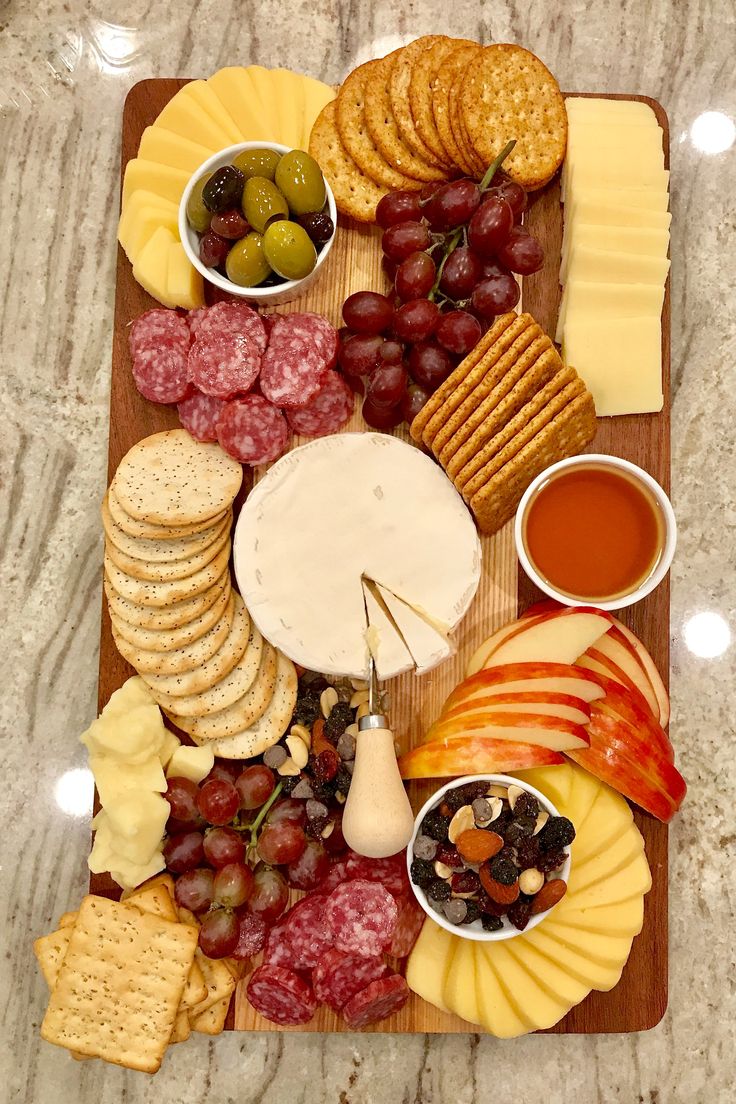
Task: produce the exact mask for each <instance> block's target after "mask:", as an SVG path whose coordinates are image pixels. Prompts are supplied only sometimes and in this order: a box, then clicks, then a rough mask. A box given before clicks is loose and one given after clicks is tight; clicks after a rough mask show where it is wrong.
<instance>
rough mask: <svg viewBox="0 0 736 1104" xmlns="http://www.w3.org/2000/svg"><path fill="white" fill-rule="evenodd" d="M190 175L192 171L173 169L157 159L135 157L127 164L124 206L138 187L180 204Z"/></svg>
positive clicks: (124, 179) (124, 182)
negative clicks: (159, 162)
mask: <svg viewBox="0 0 736 1104" xmlns="http://www.w3.org/2000/svg"><path fill="white" fill-rule="evenodd" d="M190 176H191V173H188V172H184V170H183V169H172V168H170V167H169V166H168V165H158V164H157V163H156V162H155V161H144V160H143V159H142V158H140V157H134V158H133V159H132V161H129V162H128V164H127V165H126V166H125V175H124V176H123V207H125V204H126V202H127V200H128V196H130V195H131V193H132V192H134V191H136V190H137V189H138V188H142V189H144V190H145V191H148V192H154V193H155V194H156V195H160V196H163V198H164V199H168V200H170V201H171V202H172V203H175V204H177V206H178V204H179V200H180V199H181V197H182V193H183V191H184V189H185V188H186V186H187V184H188V183H189V177H190Z"/></svg>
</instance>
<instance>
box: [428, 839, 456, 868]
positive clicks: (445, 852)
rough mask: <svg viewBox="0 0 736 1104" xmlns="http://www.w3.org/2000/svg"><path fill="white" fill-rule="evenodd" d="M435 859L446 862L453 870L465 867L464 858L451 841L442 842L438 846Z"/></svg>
mask: <svg viewBox="0 0 736 1104" xmlns="http://www.w3.org/2000/svg"><path fill="white" fill-rule="evenodd" d="M435 859H436V860H437V861H438V862H441V863H444V864H445V866H449V867H450V868H451V869H452V870H462V868H463V860H462V859H461V857H460V856H459V855H458V853H457V849H456V848H455V847H453V846H452V844H451V843H441V844H440V845H439V847H438V848H437V853H436V854H435Z"/></svg>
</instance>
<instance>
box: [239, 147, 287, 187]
mask: <svg viewBox="0 0 736 1104" xmlns="http://www.w3.org/2000/svg"><path fill="white" fill-rule="evenodd" d="M280 157H281V154H280V153H277V152H276V150H272V149H249V150H243V152H242V153H239V154H238V156H237V157H233V165H234V166H235V168H236V169H240V171H241V172H242V174H243V176H244V177H245V179H246V180H249V179H250V177H251V176H265V178H266V180H273V176H274V173H275V172H276V166H277V165H278V163H279V158H280Z"/></svg>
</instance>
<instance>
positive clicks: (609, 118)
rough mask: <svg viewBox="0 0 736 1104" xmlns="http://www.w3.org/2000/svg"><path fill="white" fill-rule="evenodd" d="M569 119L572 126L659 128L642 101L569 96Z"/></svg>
mask: <svg viewBox="0 0 736 1104" xmlns="http://www.w3.org/2000/svg"><path fill="white" fill-rule="evenodd" d="M565 107H566V109H567V117H568V120H569V121H570V123H571V124H573V123H578V122H584V123H593V124H595V125H601V126H608V125H611V124H614V123H625V124H626V125H627V126H632V127H633V126H659V123H658V122H657V116H656V115H655V114H654V111H653V110H652V108H651V107H650V106H649V104H646V103H642V102H641V100H609V99H603V98H602V97H597V96H567V97H566V99H565Z"/></svg>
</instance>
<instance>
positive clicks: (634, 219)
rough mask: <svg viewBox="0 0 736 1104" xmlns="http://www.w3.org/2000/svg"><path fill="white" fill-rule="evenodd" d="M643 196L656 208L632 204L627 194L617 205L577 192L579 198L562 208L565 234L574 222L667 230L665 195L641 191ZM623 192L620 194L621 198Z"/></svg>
mask: <svg viewBox="0 0 736 1104" xmlns="http://www.w3.org/2000/svg"><path fill="white" fill-rule="evenodd" d="M642 191H643V192H646V193H647V195H650V196H652V197H656V199H657V202H658V204H659V207H660V209H654V208H650V207H644V206H643V205H641V204H639V203H638V201H637V203H636V204H634V202H633V200H632V199H631V193H629V192H627V193H626V200H627V201H628V202H626V203H624V202H623V199H622V202H621V204H613V203H611V204H609V203H608V201H607V200H604V201H600V200H598V199H595V198H594V197H593V198H588V197H589V196H592V193H591V192H589V191H588V190H587V189H581V190H580V198H579V199H578V198H577V193H576V197H575V198H574V199H573V201H572V202H571V203H568V205H567V207H566V208H565V214H566V219H565V233H566V234H567V233H569V232H570V231H571V229H572V228H574V227H575V226H577V225H578V223H579V222H580V223H592V224H593V225H595V226H642V227H645V228H649V229H652V230H658V229H663V230H669V227H670V223H671V222H672V214H671V213H670V212H669V211H668V210H667V195H666V193H665V192H657V191H652V190H651V189H648V188H647V189H642ZM623 194H624V193H622V195H623Z"/></svg>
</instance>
